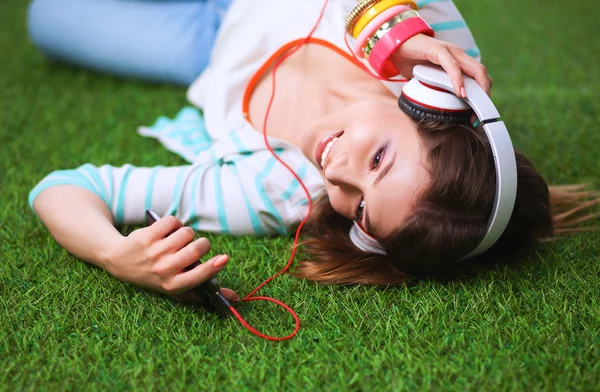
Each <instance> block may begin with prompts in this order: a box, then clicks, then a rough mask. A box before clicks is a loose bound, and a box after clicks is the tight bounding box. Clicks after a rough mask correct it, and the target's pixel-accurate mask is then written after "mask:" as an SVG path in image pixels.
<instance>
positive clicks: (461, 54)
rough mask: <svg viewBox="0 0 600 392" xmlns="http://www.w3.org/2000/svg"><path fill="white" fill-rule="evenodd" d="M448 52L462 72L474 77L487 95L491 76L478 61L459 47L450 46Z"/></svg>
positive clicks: (489, 91) (490, 84)
mask: <svg viewBox="0 0 600 392" xmlns="http://www.w3.org/2000/svg"><path fill="white" fill-rule="evenodd" d="M449 52H450V54H451V55H452V56H453V57H454V59H455V60H456V62H457V63H458V65H459V67H460V68H461V70H462V72H463V73H464V74H465V75H468V76H470V77H472V78H473V79H475V81H476V82H477V84H479V85H480V86H481V88H482V89H483V90H484V91H485V93H486V94H487V95H488V96H489V95H490V93H491V89H492V78H490V76H489V75H488V73H487V69H486V68H485V66H484V65H483V64H481V63H480V62H479V61H477V60H475V59H474V58H472V57H471V56H469V55H468V54H466V53H465V51H464V50H462V49H461V48H459V47H454V46H452V47H450V48H449Z"/></svg>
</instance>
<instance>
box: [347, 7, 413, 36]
mask: <svg viewBox="0 0 600 392" xmlns="http://www.w3.org/2000/svg"><path fill="white" fill-rule="evenodd" d="M396 5H408V6H409V7H410V8H412V9H413V10H415V11H416V10H417V9H418V8H419V7H417V3H415V1H414V0H381V1H379V2H378V3H376V4H374V5H373V6H371V7H369V8H368V9H366V10H365V11H364V12H363V13H362V14H361V15H360V16H359V17H358V19H357V21H356V23H355V24H354V28H353V29H352V30H351V34H352V36H353V37H354V38H356V37H358V35H359V34H360V32H361V31H362V29H364V28H365V27H366V26H367V24H369V22H370V21H372V20H373V19H374V18H375V17H376V16H377V15H379V14H380V13H382V12H383V11H385V10H387V9H388V8H391V7H393V6H396Z"/></svg>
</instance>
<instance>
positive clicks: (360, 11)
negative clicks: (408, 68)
mask: <svg viewBox="0 0 600 392" xmlns="http://www.w3.org/2000/svg"><path fill="white" fill-rule="evenodd" d="M417 8H418V7H417V4H416V3H415V1H414V0H361V1H360V2H359V3H358V4H357V5H356V7H354V9H353V10H352V12H350V15H348V18H347V19H346V31H348V33H349V34H350V35H352V37H354V39H355V42H354V48H353V49H354V54H356V56H358V57H364V58H365V59H366V60H367V61H368V62H369V65H370V66H371V68H373V71H375V73H376V74H377V75H379V76H380V77H382V78H385V79H388V78H391V77H393V76H396V75H398V73H399V72H398V70H397V69H396V67H394V65H393V64H392V62H391V61H390V57H391V56H392V54H393V53H394V51H395V50H396V49H398V48H399V47H400V45H402V44H403V43H404V42H406V41H407V40H408V39H410V38H412V37H413V36H415V35H417V34H425V35H428V36H430V37H433V35H434V33H433V30H432V29H431V27H430V26H429V25H428V24H427V22H425V21H424V20H423V19H422V18H421V16H419V13H418V12H417Z"/></svg>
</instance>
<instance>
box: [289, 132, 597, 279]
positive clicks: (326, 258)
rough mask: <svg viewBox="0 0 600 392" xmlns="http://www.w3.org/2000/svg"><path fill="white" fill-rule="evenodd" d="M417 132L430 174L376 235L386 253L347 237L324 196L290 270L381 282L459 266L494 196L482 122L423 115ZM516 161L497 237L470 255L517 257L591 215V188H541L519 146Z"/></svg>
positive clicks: (346, 223)
mask: <svg viewBox="0 0 600 392" xmlns="http://www.w3.org/2000/svg"><path fill="white" fill-rule="evenodd" d="M417 129H418V133H419V136H420V137H421V140H422V142H423V145H424V147H425V149H426V150H427V159H426V167H427V170H428V172H429V175H430V178H431V181H430V183H429V185H428V187H427V188H426V189H424V190H423V192H422V193H421V195H420V197H419V198H418V201H417V202H416V204H415V205H414V206H413V208H412V210H411V214H410V216H409V218H408V219H407V221H406V222H404V224H403V225H402V226H401V227H400V228H399V229H398V230H396V232H394V233H392V234H390V235H388V236H387V237H386V238H381V239H380V242H381V243H382V245H383V246H384V247H385V249H386V252H387V255H385V256H382V255H378V254H373V253H367V252H363V251H361V250H360V249H358V248H357V247H356V246H355V245H354V244H353V243H352V242H351V241H350V239H349V236H348V232H349V230H350V227H351V225H352V221H350V220H349V219H347V218H345V217H343V216H341V215H339V214H338V213H337V212H335V211H334V210H333V208H332V207H331V205H330V204H329V202H328V200H327V199H326V198H325V199H323V200H321V201H319V202H318V203H317V204H316V208H315V209H314V211H313V213H312V214H311V219H310V221H309V225H308V227H307V229H306V231H305V236H304V238H305V239H304V241H303V242H302V244H301V245H302V246H303V250H304V253H305V254H306V255H307V257H306V259H305V260H302V261H300V262H299V264H298V266H297V267H296V269H295V270H294V275H295V276H298V277H301V278H307V279H311V280H316V281H318V282H320V283H324V284H354V283H357V284H375V285H388V284H392V285H393V284H399V283H402V282H405V281H406V280H407V279H410V278H412V277H420V276H439V275H444V274H446V273H448V272H449V271H452V270H455V269H456V268H459V266H460V265H461V263H459V262H458V260H459V259H460V258H461V257H463V256H464V255H466V254H468V253H469V252H470V251H471V250H473V249H474V248H475V247H476V246H477V245H478V244H479V242H480V241H481V239H482V238H483V237H484V235H485V232H486V229H487V222H488V219H489V216H490V214H491V209H492V203H493V200H494V193H495V188H496V187H495V183H496V173H495V168H494V158H493V156H492V152H491V149H490V146H489V142H488V140H487V137H486V136H485V133H484V131H483V129H481V128H479V127H477V128H475V127H471V126H453V127H448V126H442V125H439V124H431V123H426V122H422V123H419V124H418V127H417ZM515 154H516V160H517V172H518V173H517V175H518V184H517V197H516V202H515V207H514V210H513V213H512V215H511V218H510V221H509V223H508V226H507V227H506V229H505V231H504V233H503V234H502V236H501V237H500V239H499V240H498V241H497V242H496V243H495V244H494V245H493V246H492V247H491V248H490V249H489V250H488V251H486V252H484V253H483V254H482V255H480V256H479V257H477V258H475V259H473V260H470V261H471V262H472V261H475V262H478V261H482V260H485V261H492V260H493V261H500V260H510V259H518V258H522V257H523V255H524V254H526V253H527V252H528V251H529V250H531V249H532V248H533V247H534V245H536V243H538V242H539V241H540V240H543V239H547V238H550V237H552V235H554V234H555V233H561V232H569V231H577V230H585V229H586V228H578V227H575V226H577V225H578V224H581V223H582V222H587V221H590V220H591V219H594V218H596V217H598V214H597V213H596V214H594V213H590V212H589V211H590V207H592V206H594V205H596V204H598V203H599V201H600V195H599V194H598V192H589V191H586V190H585V188H584V187H583V186H579V185H575V186H573V185H571V186H556V187H548V185H547V184H546V182H545V181H544V179H543V178H542V176H541V175H540V174H539V173H538V172H537V171H536V169H535V168H534V167H533V164H532V163H531V162H530V161H529V160H528V159H527V158H526V157H525V156H524V155H523V154H521V153H519V152H515Z"/></svg>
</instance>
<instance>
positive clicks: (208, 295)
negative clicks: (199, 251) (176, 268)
mask: <svg viewBox="0 0 600 392" xmlns="http://www.w3.org/2000/svg"><path fill="white" fill-rule="evenodd" d="M159 219H160V216H158V214H157V213H156V211H154V210H153V209H152V208H150V209H148V210H146V221H147V222H148V226H150V225H151V224H153V223H154V222H156V221H157V220H159ZM200 264H202V263H201V261H200V260H198V261H196V262H195V263H194V264H191V265H190V266H188V267H186V268H185V271H189V270H191V269H192V268H194V267H196V266H197V265H200ZM191 291H192V292H194V294H196V295H197V296H198V297H199V298H200V305H201V306H202V308H204V309H205V310H206V311H208V312H211V313H214V314H217V315H218V316H221V317H225V316H227V315H229V314H231V312H230V311H229V309H228V307H227V306H226V305H225V304H224V303H223V300H222V298H224V297H223V295H222V293H221V288H220V287H219V282H218V281H217V279H216V278H212V279H210V280H207V281H206V282H204V283H202V284H201V285H200V286H197V287H195V288H193V289H192V290H191ZM219 296H221V298H219Z"/></svg>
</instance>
